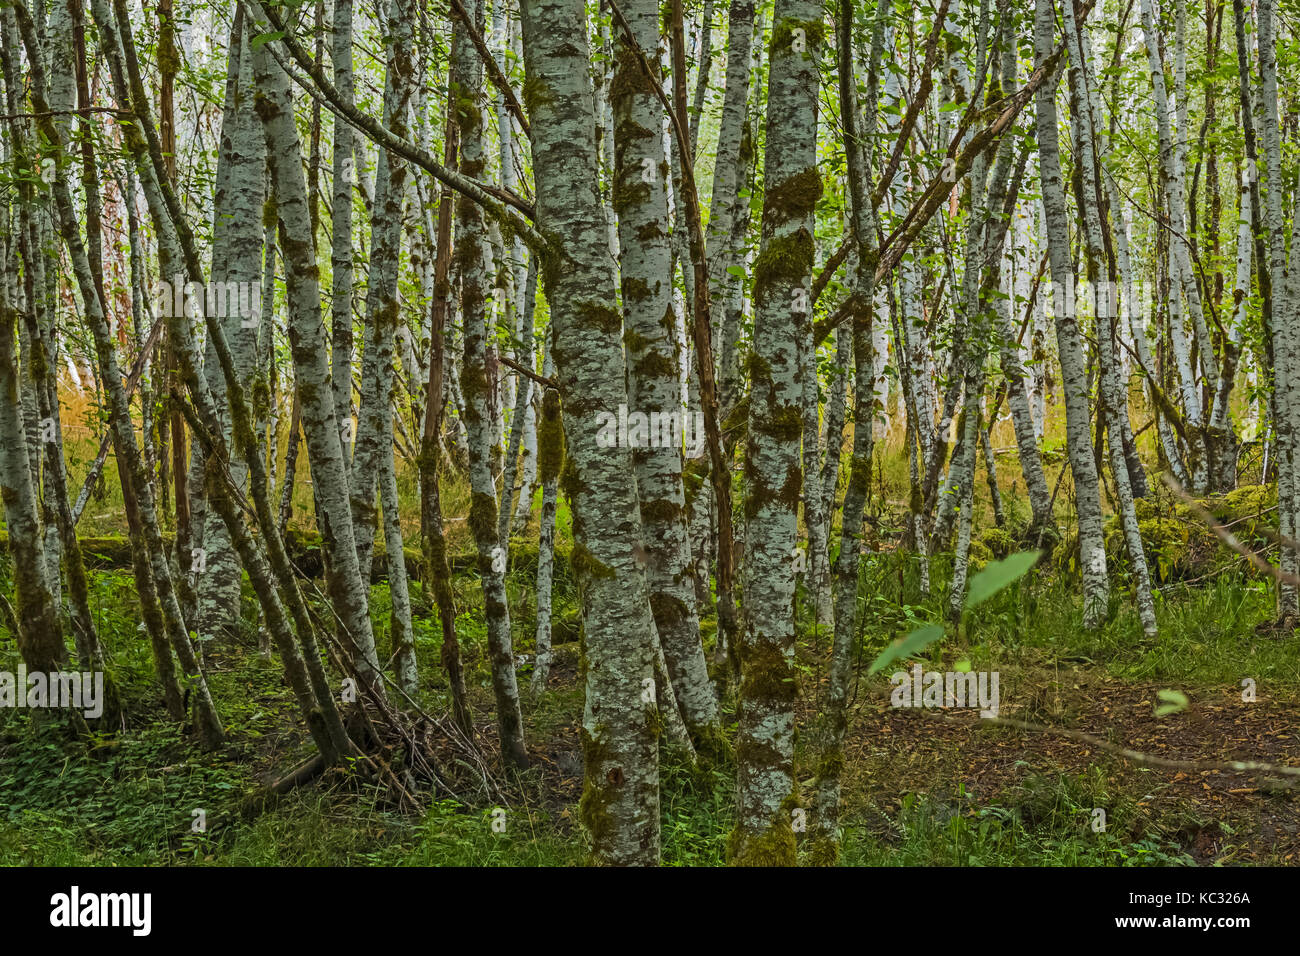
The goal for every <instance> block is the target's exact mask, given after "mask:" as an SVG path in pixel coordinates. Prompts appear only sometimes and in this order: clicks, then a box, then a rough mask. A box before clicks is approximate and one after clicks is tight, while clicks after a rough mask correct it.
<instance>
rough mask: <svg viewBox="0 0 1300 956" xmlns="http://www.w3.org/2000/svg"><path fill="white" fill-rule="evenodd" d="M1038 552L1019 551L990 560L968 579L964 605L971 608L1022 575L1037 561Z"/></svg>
mask: <svg viewBox="0 0 1300 956" xmlns="http://www.w3.org/2000/svg"><path fill="white" fill-rule="evenodd" d="M1039 553H1040V552H1038V551H1021V552H1020V553H1018V554H1013V555H1011V556H1010V557H1007V558H1003V559H1002V560H1001V561H992V562H990V563H989V565H988V566H987V567H986V568H985V569H984V570H983V571H981V572H980V573H979V574H977V575H975V576H974V577H973V578H971V579H970V590H969V591H968V592H967V593H966V607H967V608H972V607H974V606H975V605H977V604H982V603H984V602H985V601H987V600H988V599H989V598H991V597H992V596H993V595H995V594H997V593H998V592H999V591H1001V590H1002V589H1003V588H1005V587H1006V586H1007V585H1009V584H1011V583H1012V582H1014V581H1018V580H1019V579H1020V578H1022V577H1024V576H1025V575H1026V574H1028V573H1029V571H1030V569H1032V568H1033V566H1034V565H1035V564H1037V563H1038V556H1039Z"/></svg>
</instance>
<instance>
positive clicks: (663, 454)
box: [612, 0, 720, 746]
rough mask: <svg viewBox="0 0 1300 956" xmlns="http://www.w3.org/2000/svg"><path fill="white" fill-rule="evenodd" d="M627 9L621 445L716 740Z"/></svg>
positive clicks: (677, 687)
mask: <svg viewBox="0 0 1300 956" xmlns="http://www.w3.org/2000/svg"><path fill="white" fill-rule="evenodd" d="M622 10H623V14H624V16H625V17H626V19H627V23H628V25H629V27H630V29H631V36H630V37H629V36H628V35H627V34H626V33H624V32H623V31H620V32H619V36H618V43H617V45H616V47H615V58H616V59H615V74H614V83H613V86H612V98H613V107H614V205H615V208H616V209H617V210H618V230H619V251H620V254H619V264H620V265H621V267H622V270H621V273H622V288H623V310H624V322H625V324H626V328H627V332H626V334H625V336H624V341H625V343H626V345H627V362H628V408H629V412H628V416H629V420H631V417H632V416H633V415H636V416H639V417H638V419H637V420H638V421H639V422H643V423H644V424H645V426H646V428H643V429H642V438H641V439H640V440H639V441H637V442H635V443H634V442H633V441H632V436H631V428H629V440H628V444H629V445H632V448H633V452H632V458H633V461H634V463H635V466H636V479H637V493H638V496H639V499H640V508H641V526H642V533H643V535H644V538H645V552H646V553H645V564H646V579H647V582H648V585H649V588H650V607H651V609H652V610H653V612H654V621H655V628H656V631H657V633H658V640H659V643H660V646H661V647H662V649H663V655H664V659H665V662H666V664H667V669H668V676H669V679H670V681H671V685H672V689H673V691H674V692H675V695H676V698H677V704H678V706H679V707H680V709H681V715H682V719H683V720H684V721H685V723H686V727H687V729H688V730H689V731H690V733H691V735H692V737H693V738H694V739H695V741H696V742H697V743H704V742H710V743H709V745H710V746H712V742H714V741H716V737H717V735H718V732H719V729H720V728H719V725H718V703H717V697H716V695H715V694H714V691H713V685H712V684H710V683H709V673H708V669H707V667H706V665H705V660H704V647H703V645H702V644H701V643H700V621H699V617H698V615H697V613H696V607H695V583H694V574H693V570H694V569H693V567H692V564H691V550H690V541H689V539H688V537H687V526H686V520H685V510H684V508H685V495H684V492H683V486H682V434H683V428H682V425H683V424H684V419H683V416H682V401H681V385H680V381H679V378H678V368H679V356H680V354H681V347H682V343H681V342H680V341H679V340H678V338H677V323H676V322H675V321H672V316H673V303H672V296H673V283H672V276H673V255H672V246H671V242H670V239H669V234H668V197H667V195H666V193H665V190H664V177H663V176H662V175H661V174H660V172H659V169H660V166H661V165H662V164H663V162H664V150H663V136H662V135H661V132H660V130H661V126H662V120H661V116H662V112H663V111H662V107H661V106H660V103H659V100H658V98H657V97H656V95H655V93H654V88H653V86H651V83H656V82H658V79H657V77H656V78H655V79H651V78H650V77H649V76H647V74H646V72H645V70H644V69H643V67H642V65H641V61H642V56H643V55H644V56H645V58H646V62H647V63H649V64H651V65H652V66H654V65H656V64H657V61H658V59H659V57H658V55H657V53H658V46H659V17H658V4H657V3H656V2H655V0H626V2H624V4H623V6H622ZM645 51H650V54H649V55H646V52H645ZM656 72H657V71H656ZM687 414H690V412H689V410H688V411H687ZM646 430H648V431H649V434H648V435H645V434H644V433H645V431H646ZM661 704H662V702H661Z"/></svg>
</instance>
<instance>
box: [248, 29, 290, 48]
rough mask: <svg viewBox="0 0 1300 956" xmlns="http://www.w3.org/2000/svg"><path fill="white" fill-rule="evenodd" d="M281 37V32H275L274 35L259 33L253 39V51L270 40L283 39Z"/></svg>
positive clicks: (282, 33) (282, 32)
mask: <svg viewBox="0 0 1300 956" xmlns="http://www.w3.org/2000/svg"><path fill="white" fill-rule="evenodd" d="M283 37H284V31H283V30H276V31H275V32H274V33H259V34H258V35H257V36H255V37H253V49H254V50H260V49H262V47H263V46H265V45H266V44H268V43H270V42H271V41H272V40H280V39H283Z"/></svg>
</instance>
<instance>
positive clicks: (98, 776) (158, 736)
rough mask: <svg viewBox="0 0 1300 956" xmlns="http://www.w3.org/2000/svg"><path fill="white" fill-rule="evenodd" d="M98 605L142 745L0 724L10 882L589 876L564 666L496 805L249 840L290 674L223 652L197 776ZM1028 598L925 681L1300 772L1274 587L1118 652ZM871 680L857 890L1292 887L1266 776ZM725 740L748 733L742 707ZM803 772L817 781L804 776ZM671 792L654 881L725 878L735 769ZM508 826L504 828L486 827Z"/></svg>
mask: <svg viewBox="0 0 1300 956" xmlns="http://www.w3.org/2000/svg"><path fill="white" fill-rule="evenodd" d="M881 563H882V565H884V567H885V569H884V570H883V571H882V576H881V581H884V580H895V579H896V578H897V575H895V574H894V573H893V571H892V570H891V569H889V562H888V561H882V562H881ZM529 576H530V572H529V571H528V570H520V571H518V572H515V573H513V574H512V577H511V580H512V589H511V592H512V593H511V598H512V600H511V603H512V605H516V606H517V608H518V613H517V616H516V637H517V641H518V645H519V646H518V648H517V650H518V651H519V653H520V661H521V668H520V682H521V686H525V687H526V683H527V679H528V676H529V670H530V659H531V657H530V655H531V651H532V648H531V646H530V644H531V641H530V639H529V635H530V634H531V624H532V622H531V620H530V618H529V614H528V611H527V607H528V605H529V603H530V601H531V595H530V594H529V593H528V590H527V582H528V579H529ZM561 577H562V583H561V585H560V586H559V590H558V591H557V615H558V617H559V619H560V621H561V622H562V624H561V627H560V630H561V632H562V633H566V629H568V632H569V633H570V636H572V634H571V630H572V628H571V621H572V618H573V616H574V614H575V609H574V607H573V595H572V593H571V591H570V590H569V583H568V582H567V580H564V576H563V575H562V576H561ZM866 583H867V585H868V586H870V585H871V582H870V581H868V582H866ZM92 585H93V587H94V596H95V602H96V610H97V613H98V614H99V615H100V620H99V624H100V628H101V632H102V633H103V635H104V638H105V641H106V643H107V644H108V645H109V648H110V653H111V658H112V660H113V664H114V670H115V673H116V674H117V677H118V680H119V681H120V683H121V684H122V687H123V689H124V691H125V694H126V699H127V707H128V711H129V713H130V718H131V719H130V726H129V727H128V729H126V730H124V731H119V732H116V733H107V732H106V733H103V734H102V735H101V736H100V737H98V738H97V739H96V740H95V741H94V745H93V746H92V747H90V748H89V749H87V748H86V746H85V744H84V743H81V742H74V741H70V740H69V739H68V737H67V735H66V733H64V732H63V731H62V730H61V728H60V727H58V726H57V725H54V724H51V723H48V722H46V723H43V724H42V723H39V722H35V723H34V722H33V721H32V719H31V716H30V714H29V713H28V712H25V711H8V712H2V713H0V863H7V864H14V863H39V864H92V865H93V864H99V865H111V864H133V863H134V864H157V863H169V864H185V863H190V864H200V865H202V864H209V865H212V864H217V865H221V864H233V865H238V864H315V865H336V864H397V865H401V864H474V865H492V864H502V865H529V864H533V865H537V864H570V863H580V862H582V861H583V859H584V847H583V842H582V837H581V831H580V829H579V827H578V824H577V802H578V799H579V797H580V795H581V788H582V748H581V741H580V723H581V719H582V687H581V685H580V683H579V681H578V644H577V642H576V641H575V640H571V639H567V640H565V643H562V644H559V645H558V646H557V648H556V651H557V653H556V661H555V665H554V668H553V671H552V680H551V684H550V687H549V689H548V691H547V692H546V694H545V695H543V696H542V698H541V699H540V700H531V699H529V700H527V702H526V704H525V718H526V723H527V731H528V740H529V752H530V756H531V758H532V761H533V766H532V768H531V769H530V770H528V771H527V772H525V773H523V774H521V775H519V776H517V777H516V778H514V779H512V780H510V781H508V782H507V784H506V787H505V798H504V799H501V800H495V801H483V800H481V799H474V798H472V797H466V796H465V795H464V794H462V795H461V797H462V799H461V800H457V799H455V798H453V797H451V796H449V795H447V794H442V795H440V797H439V798H433V797H430V796H429V795H428V794H426V797H428V798H429V802H428V804H427V806H426V809H424V810H423V812H421V813H418V814H413V813H410V812H398V811H397V810H396V809H395V808H394V807H392V806H391V805H389V803H388V801H387V800H386V798H385V797H384V796H383V795H381V794H379V793H378V792H377V791H375V790H372V789H370V788H367V787H364V786H356V785H353V784H347V783H340V782H339V781H332V782H326V781H319V782H317V783H316V784H313V785H310V786H306V787H303V788H300V789H298V790H295V791H292V792H291V793H290V794H288V795H287V796H286V797H284V798H282V799H281V800H280V801H279V802H278V803H277V804H276V805H275V806H273V807H272V808H271V809H269V810H267V811H266V812H264V813H262V814H260V815H258V816H255V817H252V818H249V819H245V818H243V817H241V816H240V815H239V810H240V808H241V806H242V805H243V803H244V801H245V799H246V797H247V795H248V794H250V793H253V792H256V791H257V790H258V789H259V788H260V787H263V786H265V785H266V784H267V783H268V782H270V781H271V780H273V779H274V778H275V777H277V776H279V775H280V774H283V773H284V772H285V771H286V770H288V769H289V768H290V767H292V766H294V765H295V764H296V763H297V762H298V761H300V760H301V759H302V758H303V757H304V756H305V755H307V754H308V753H310V748H311V744H310V740H309V739H308V738H307V736H306V734H305V732H304V731H303V729H302V727H301V722H300V721H299V720H298V719H297V717H296V714H295V710H294V705H293V700H292V696H291V694H290V693H289V691H288V689H287V687H286V686H285V685H284V681H283V679H282V675H281V672H280V669H279V667H278V665H276V664H273V663H271V662H268V661H265V660H263V659H261V658H260V656H259V655H258V653H257V643H256V637H255V634H254V633H253V632H252V629H251V628H249V631H248V633H247V634H246V635H244V636H243V637H242V638H241V639H239V640H237V641H235V642H233V643H227V644H223V645H221V646H210V647H209V648H208V663H209V672H210V680H211V684H212V688H213V693H214V696H215V698H216V700H217V701H218V705H219V707H220V708H221V711H222V717H223V719H224V720H225V722H226V725H227V729H228V731H229V735H230V739H231V742H230V744H229V745H228V746H227V747H226V748H225V749H223V750H221V751H219V752H216V753H212V754H204V753H201V752H199V751H198V750H197V749H196V748H195V747H194V746H193V745H192V744H191V743H190V742H189V741H188V740H187V739H185V738H184V737H183V736H182V734H181V731H180V728H177V727H176V726H175V725H174V724H171V723H169V722H168V721H167V720H166V719H165V715H164V714H163V713H162V712H161V708H160V706H159V704H158V701H157V699H156V693H155V691H154V687H153V684H152V672H151V671H152V665H151V662H150V660H149V656H148V653H149V652H148V642H147V641H146V640H144V638H143V636H142V635H139V634H138V633H137V623H138V616H137V615H136V613H135V609H134V589H133V587H132V586H131V583H130V579H129V576H128V575H127V574H126V573H125V572H121V571H111V570H103V571H98V572H95V573H94V574H93V575H92ZM456 586H457V590H458V592H459V593H460V597H461V601H460V603H459V606H460V607H462V608H464V609H465V610H464V613H463V614H462V617H461V620H460V621H459V622H458V625H459V627H460V630H461V640H462V644H463V647H464V650H465V655H466V664H467V667H468V671H469V674H470V682H471V693H472V696H473V697H474V699H475V703H476V705H477V713H478V720H477V727H478V731H479V738H480V742H481V744H482V745H483V746H484V748H485V749H486V750H487V751H488V752H489V753H495V727H494V722H493V719H492V715H491V701H492V694H491V687H490V682H489V679H488V675H487V667H486V663H487V662H486V647H485V637H484V634H483V631H482V618H481V613H480V611H478V610H477V608H478V607H479V604H478V603H476V602H475V601H474V600H473V595H474V593H475V592H476V591H477V582H476V581H474V580H473V578H472V577H471V576H469V575H458V576H457V580H456ZM936 592H937V593H942V591H941V590H938V589H936ZM1013 592H1014V593H1010V594H1008V595H1007V596H1005V598H1002V597H1000V598H998V599H995V600H994V601H991V602H989V607H988V608H987V609H984V608H981V609H980V612H979V614H978V615H977V616H976V617H975V618H973V619H972V620H971V621H969V622H968V624H967V626H966V628H965V630H964V631H963V632H962V633H961V634H960V635H958V636H957V637H956V638H955V639H954V640H953V641H952V642H950V643H949V642H945V645H940V646H937V647H935V648H933V649H932V650H931V651H930V652H929V653H928V654H927V655H926V657H927V658H928V663H926V667H927V668H939V669H951V668H953V667H956V668H957V669H964V667H963V665H965V666H973V667H974V668H975V669H976V670H996V671H997V672H998V674H999V677H1000V691H999V695H1000V711H999V715H1000V716H1002V717H1010V718H1014V719H1017V720H1021V721H1026V722H1030V723H1034V724H1039V725H1045V726H1046V725H1050V726H1052V727H1057V728H1066V729H1069V730H1074V731H1079V732H1083V733H1086V734H1091V735H1094V736H1096V737H1099V738H1102V739H1104V740H1106V741H1108V742H1110V743H1111V744H1113V745H1116V746H1122V747H1126V748H1130V749H1134V750H1138V751H1141V752H1143V753H1146V754H1150V755H1152V756H1155V757H1160V758H1165V759H1175V760H1183V761H1191V762H1195V761H1206V760H1225V759H1242V760H1262V761H1269V762H1275V763H1284V764H1290V765H1293V766H1294V765H1300V721H1297V719H1296V715H1297V714H1300V709H1297V705H1298V704H1300V694H1297V689H1300V672H1298V671H1297V667H1298V665H1297V662H1296V655H1295V654H1294V641H1293V640H1281V639H1279V638H1278V637H1277V636H1276V635H1273V634H1269V633H1257V630H1256V629H1257V627H1258V626H1259V625H1260V624H1262V623H1265V622H1266V621H1267V620H1268V617H1269V614H1270V608H1271V603H1272V602H1271V597H1270V596H1269V594H1268V593H1267V589H1266V588H1264V587H1263V586H1262V585H1261V584H1260V582H1258V581H1252V580H1250V579H1248V578H1245V577H1242V576H1234V575H1226V576H1223V577H1220V578H1219V579H1216V580H1215V581H1214V582H1211V583H1210V584H1208V585H1206V586H1204V587H1198V588H1173V589H1171V591H1170V593H1168V594H1166V595H1164V596H1163V598H1162V600H1161V604H1160V608H1161V619H1162V621H1161V623H1162V628H1163V630H1162V635H1161V637H1159V638H1157V639H1154V640H1148V639H1145V638H1143V637H1142V636H1141V632H1140V630H1136V632H1135V624H1134V622H1133V621H1132V620H1131V618H1132V614H1131V612H1129V611H1127V610H1126V609H1125V608H1124V607H1122V606H1121V607H1119V608H1118V610H1117V612H1116V613H1115V614H1114V616H1113V619H1112V621H1111V622H1110V623H1109V624H1108V625H1107V626H1106V628H1104V629H1102V630H1101V631H1098V632H1093V633H1088V632H1083V631H1082V630H1081V629H1079V628H1077V626H1074V625H1073V624H1071V623H1070V622H1071V621H1074V620H1077V617H1075V615H1077V613H1078V612H1077V606H1076V605H1075V603H1074V602H1072V601H1071V600H1070V599H1069V597H1068V586H1067V585H1066V584H1065V583H1062V582H1056V581H1052V582H1047V583H1025V584H1022V585H1019V586H1017V588H1015V589H1013ZM386 597H387V594H386V586H385V585H379V586H377V587H375V588H374V589H373V592H372V603H373V604H374V608H373V612H374V616H375V621H376V625H377V627H378V629H379V630H380V640H381V642H383V641H385V640H386V633H385V628H384V625H385V622H386V618H387V607H386V603H385V602H386ZM900 597H901V596H900V595H897V594H895V595H888V594H884V595H879V598H880V600H881V601H882V602H887V603H888V606H889V607H891V608H893V609H895V610H897V609H900V608H901V609H902V610H903V612H904V613H905V614H906V615H908V616H910V615H911V614H917V615H919V614H920V613H921V611H922V606H921V605H908V604H907V603H906V602H904V601H902V600H900ZM1117 603H1118V602H1117ZM882 606H883V605H882ZM249 609H250V610H251V602H250V608H249ZM874 623H875V624H876V625H878V626H879V629H878V630H877V628H876V627H868V628H867V629H866V630H865V632H864V636H863V641H862V645H861V652H862V654H861V656H862V658H863V660H864V661H865V660H870V658H871V656H872V655H873V653H874V651H875V650H876V649H878V648H879V647H882V646H883V645H884V643H886V642H887V641H888V639H889V636H890V635H891V634H893V633H895V632H896V627H895V626H894V625H891V624H890V622H887V621H881V620H877V621H876V622H874ZM1031 623H1032V624H1033V626H1032V627H1030V626H1029V625H1030V624H1031ZM417 638H418V641H419V651H420V656H421V658H422V661H421V665H422V669H423V671H422V672H423V673H425V674H426V675H429V676H428V677H427V679H426V683H427V684H428V689H427V692H425V693H422V696H421V700H420V704H421V706H422V707H424V708H426V709H428V710H429V711H430V712H432V713H437V712H438V708H439V707H440V706H442V707H445V698H444V696H443V693H442V692H443V688H441V687H439V686H438V685H439V681H440V679H441V675H440V673H439V671H438V670H437V667H436V660H437V643H436V642H437V626H436V622H435V621H433V620H430V619H428V618H427V617H422V618H421V619H420V620H419V621H418V623H417ZM562 639H564V638H562ZM827 644H828V637H827V635H825V634H824V633H813V632H812V631H811V628H810V629H809V633H806V634H805V635H804V636H803V639H802V640H801V645H800V648H801V650H800V667H801V670H802V671H803V674H802V675H801V696H800V707H801V709H802V711H803V717H804V721H803V723H802V726H805V727H810V726H811V725H812V724H811V721H812V720H813V718H814V715H815V713H816V710H817V691H818V688H819V687H820V686H822V685H823V682H824V653H823V652H824V651H825V649H826V646H827ZM959 659H960V660H961V661H962V663H961V664H958V663H957V662H958V660H959ZM16 663H17V657H16V652H15V649H14V645H13V643H12V640H11V639H10V638H9V636H8V635H7V634H6V635H3V636H2V637H0V669H8V670H13V669H14V668H15V667H16ZM903 666H904V665H902V664H900V665H899V667H900V668H901V667H903ZM906 666H909V667H910V664H909V665H906ZM858 674H859V676H858V678H857V679H856V680H857V683H856V684H855V687H854V698H853V719H852V723H851V727H850V731H849V736H848V740H847V753H846V765H845V766H846V770H845V780H844V801H845V810H844V825H845V837H844V845H843V862H845V863H847V864H861V865H880V864H899V865H995V864H1000V865H1008V864H1011V865H1020V864H1036V865H1162V864H1186V865H1194V864H1266V863H1275V864H1294V863H1295V862H1296V855H1297V852H1298V851H1300V800H1297V790H1296V789H1295V788H1294V786H1291V787H1288V786H1287V785H1286V784H1285V783H1284V782H1283V781H1280V780H1277V779H1273V778H1271V777H1270V776H1269V775H1267V774H1246V773H1234V772H1225V771H1217V770H1195V769H1187V770H1170V769H1164V768H1154V767H1146V766H1140V765H1137V764H1134V763H1132V762H1130V761H1127V760H1125V759H1122V758H1120V757H1118V756H1115V755H1113V754H1111V753H1107V752H1104V751H1101V750H1099V749H1097V748H1096V747H1094V746H1091V745H1089V744H1086V743H1081V742H1079V741H1077V740H1074V739H1067V738H1064V737H1061V736H1056V735H1052V734H1048V733H1034V732H1025V731H1022V730H1017V729H1011V728H1006V727H990V726H986V725H985V726H981V725H979V718H978V713H977V712H975V711H971V710H961V711H959V710H949V711H936V710H906V709H899V708H894V707H891V706H889V699H890V692H891V690H892V685H891V684H890V682H889V681H888V679H887V677H886V675H884V674H880V675H876V676H875V677H872V678H867V677H866V676H865V674H866V671H865V667H862V668H860V669H859V672H858ZM1247 678H1249V679H1250V680H1252V681H1255V682H1256V687H1257V699H1256V700H1254V701H1253V702H1247V701H1246V700H1243V689H1242V683H1241V682H1242V680H1243V679H1247ZM1165 689H1177V690H1178V691H1180V692H1181V693H1184V694H1185V695H1186V697H1187V698H1188V700H1189V704H1188V706H1187V708H1186V709H1185V710H1183V711H1181V712H1178V713H1173V714H1169V715H1166V716H1162V717H1156V716H1154V713H1155V708H1156V705H1157V704H1158V703H1160V697H1159V694H1160V691H1161V690H1165ZM724 719H725V720H726V721H728V722H729V723H730V724H731V725H732V726H734V719H735V715H734V711H733V709H732V707H731V705H727V706H725V707H724ZM809 736H811V735H809ZM804 756H807V757H809V760H808V761H807V762H806V763H805V766H810V765H811V755H804ZM662 777H663V792H662V813H663V821H662V822H663V843H664V861H665V863H669V864H691V865H715V864H719V863H721V862H722V861H723V859H724V855H725V844H726V836H727V833H728V831H729V829H730V826H731V806H732V790H733V787H734V767H733V766H732V765H731V764H730V763H729V761H728V759H727V758H725V757H723V758H722V759H720V760H719V761H717V762H715V763H713V764H712V765H707V764H705V763H703V762H701V763H700V764H695V765H692V764H691V763H690V762H689V761H686V760H685V759H683V758H682V756H681V755H680V754H679V753H673V752H670V751H668V750H665V753H664V762H663V768H662ZM1292 782H1293V781H1292ZM497 805H503V808H504V810H505V814H504V816H502V815H500V814H499V813H498V814H496V815H494V813H493V811H494V809H495V808H496V806H497ZM196 810H202V811H203V815H204V817H205V819H206V821H207V823H206V826H205V828H204V829H203V830H201V831H196V830H195V829H194V826H193V821H194V819H195V818H196V817H195V811H196ZM1098 810H1100V811H1104V817H1101V816H1099V814H1098V813H1097V811H1098ZM1099 821H1104V827H1098V825H1097V824H1098V822H1099Z"/></svg>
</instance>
